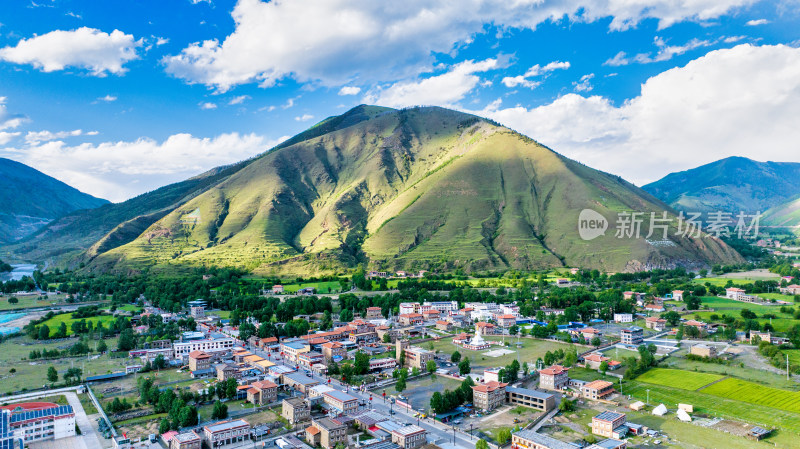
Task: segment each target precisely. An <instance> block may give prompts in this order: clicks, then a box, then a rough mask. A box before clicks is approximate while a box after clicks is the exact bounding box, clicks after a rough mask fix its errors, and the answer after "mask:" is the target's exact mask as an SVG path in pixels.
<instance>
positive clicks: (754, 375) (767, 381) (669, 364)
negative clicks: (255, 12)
mask: <svg viewBox="0 0 800 449" xmlns="http://www.w3.org/2000/svg"><path fill="white" fill-rule="evenodd" d="M790 351H792V350H789V351H785V352H790ZM686 353H687V349H681V350H679V351H678V352H675V353H673V354H672V355H670V357H669V358H668V359H667V360H665V361H664V362H661V364H659V366H660V367H662V368H672V369H682V370H685V371H690V372H692V371H700V372H707V373H714V374H720V375H723V376H734V377H738V378H740V379H744V380H749V381H752V382H756V383H760V384H763V385H769V386H771V387H776V388H784V389H787V390H796V389H797V388H798V384H797V383H795V382H793V381H789V380H786V376H784V375H780V374H776V373H772V372H768V371H760V370H755V369H752V368H749V367H747V366H742V363H741V362H738V361H736V360H734V362H733V363H731V364H730V365H722V364H717V363H704V362H695V361H692V360H687V359H685V358H684V357H683V356H684V355H686ZM797 355H798V360H797V363H800V351H798V354H797ZM791 358H792V355H791V353H790V355H789V359H790V360H791Z"/></svg>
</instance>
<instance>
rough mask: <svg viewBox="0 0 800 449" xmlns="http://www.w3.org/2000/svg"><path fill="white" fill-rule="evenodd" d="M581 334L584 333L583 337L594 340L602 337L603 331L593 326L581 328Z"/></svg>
mask: <svg viewBox="0 0 800 449" xmlns="http://www.w3.org/2000/svg"><path fill="white" fill-rule="evenodd" d="M580 333H581V335H583V339H584V340H586V341H592V339H594V338H600V337H601V336H602V335H603V333H602V332H600V331H599V330H597V329H595V328H593V327H584V328H583V329H581V330H580Z"/></svg>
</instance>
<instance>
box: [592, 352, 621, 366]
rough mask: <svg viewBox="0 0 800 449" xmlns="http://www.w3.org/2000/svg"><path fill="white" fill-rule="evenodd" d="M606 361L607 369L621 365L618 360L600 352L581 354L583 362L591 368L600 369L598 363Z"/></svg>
mask: <svg viewBox="0 0 800 449" xmlns="http://www.w3.org/2000/svg"><path fill="white" fill-rule="evenodd" d="M603 362H606V363H607V364H608V369H612V370H614V369H617V368H619V367H620V365H622V364H621V363H620V362H617V361H616V360H611V359H610V358H608V357H606V356H604V355H603V354H600V353H599V352H592V353H589V354H586V355H585V356H583V364H584V365H585V366H586V367H587V368H591V369H600V365H602V364H603Z"/></svg>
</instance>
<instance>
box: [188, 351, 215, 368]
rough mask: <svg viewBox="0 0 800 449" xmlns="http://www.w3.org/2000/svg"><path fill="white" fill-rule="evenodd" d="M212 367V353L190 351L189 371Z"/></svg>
mask: <svg viewBox="0 0 800 449" xmlns="http://www.w3.org/2000/svg"><path fill="white" fill-rule="evenodd" d="M209 368H211V355H209V354H208V353H206V352H203V351H192V352H190V353H189V371H200V370H207V369H209Z"/></svg>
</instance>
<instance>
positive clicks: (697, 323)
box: [683, 320, 708, 333]
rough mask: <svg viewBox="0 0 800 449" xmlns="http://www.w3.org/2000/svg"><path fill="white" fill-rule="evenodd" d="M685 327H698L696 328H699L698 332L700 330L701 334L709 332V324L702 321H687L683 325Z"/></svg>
mask: <svg viewBox="0 0 800 449" xmlns="http://www.w3.org/2000/svg"><path fill="white" fill-rule="evenodd" d="M683 325H684V327H685V326H692V327H696V328H697V330H699V331H700V333H703V332H708V324H707V323H704V322H702V321H696V320H688V321H685V322H684V323H683Z"/></svg>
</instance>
